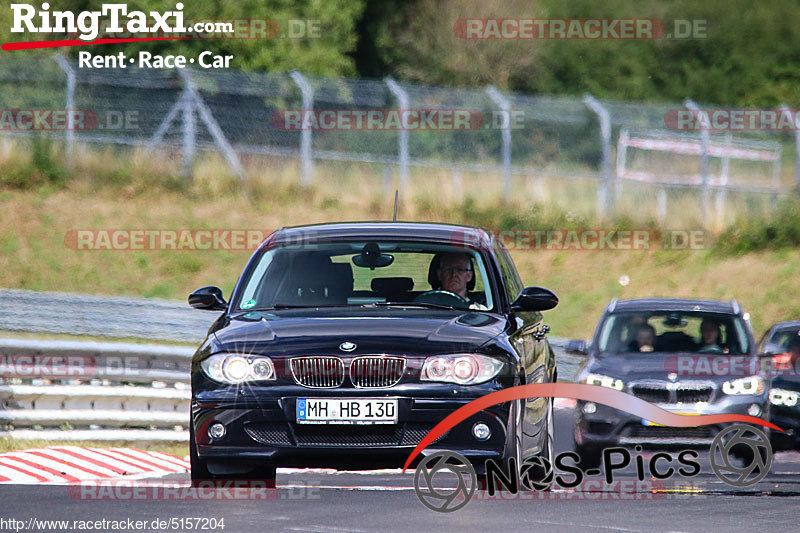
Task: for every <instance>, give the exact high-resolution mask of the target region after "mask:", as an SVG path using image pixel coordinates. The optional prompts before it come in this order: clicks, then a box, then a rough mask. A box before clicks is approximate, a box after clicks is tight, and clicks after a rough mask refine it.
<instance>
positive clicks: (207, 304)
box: [189, 287, 228, 311]
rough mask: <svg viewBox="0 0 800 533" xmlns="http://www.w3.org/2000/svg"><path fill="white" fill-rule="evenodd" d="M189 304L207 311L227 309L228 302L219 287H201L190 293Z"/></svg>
mask: <svg viewBox="0 0 800 533" xmlns="http://www.w3.org/2000/svg"><path fill="white" fill-rule="evenodd" d="M189 305H191V306H192V307H194V308H195V309H203V310H205V311H225V310H226V309H227V308H228V302H226V301H225V299H224V298H223V297H222V289H220V288H219V287H201V288H199V289H197V290H196V291H194V292H193V293H192V294H190V295H189Z"/></svg>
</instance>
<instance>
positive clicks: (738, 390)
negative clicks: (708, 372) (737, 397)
mask: <svg viewBox="0 0 800 533" xmlns="http://www.w3.org/2000/svg"><path fill="white" fill-rule="evenodd" d="M722 392H724V393H725V394H761V393H762V392H764V379H763V378H761V377H760V376H747V377H746V378H740V379H734V380H731V381H726V382H725V383H723V384H722Z"/></svg>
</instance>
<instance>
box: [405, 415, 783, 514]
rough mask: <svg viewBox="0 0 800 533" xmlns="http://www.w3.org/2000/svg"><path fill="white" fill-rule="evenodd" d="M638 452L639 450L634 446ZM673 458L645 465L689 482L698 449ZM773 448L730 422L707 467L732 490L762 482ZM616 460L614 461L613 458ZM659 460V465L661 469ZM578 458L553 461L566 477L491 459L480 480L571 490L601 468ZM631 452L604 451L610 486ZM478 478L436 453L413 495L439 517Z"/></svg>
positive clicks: (542, 466) (460, 459)
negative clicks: (591, 467) (585, 464)
mask: <svg viewBox="0 0 800 533" xmlns="http://www.w3.org/2000/svg"><path fill="white" fill-rule="evenodd" d="M636 449H637V451H638V450H640V449H641V448H640V447H638V446H637V447H636ZM676 455H677V458H678V459H677V461H676V462H675V464H674V465H673V464H672V463H673V459H674V458H673V456H672V455H671V454H667V453H663V452H659V453H656V454H653V456H652V457H651V458H650V461H649V463H648V465H647V468H648V469H649V475H650V476H652V477H654V478H656V479H662V480H663V479H668V478H670V477H672V476H674V475H676V474H678V475H680V476H682V477H685V478H688V477H693V476H696V475H698V474H699V473H700V463H699V462H697V461H696V459H697V458H698V457H699V454H698V452H697V451H696V450H684V451H682V452H679V453H677V454H676ZM772 458H773V452H772V446H771V445H770V442H769V437H768V436H767V434H766V433H765V432H763V431H761V430H760V429H758V428H757V427H755V426H751V425H748V424H734V425H732V426H728V427H727V428H725V429H724V430H722V431H720V432H719V433H718V434H717V436H716V437H714V440H713V441H712V443H711V447H710V450H709V459H710V461H711V468H712V470H713V471H714V474H716V476H717V478H719V479H720V480H721V481H722V482H724V483H727V484H728V485H732V486H734V487H739V488H741V487H748V486H750V485H753V484H755V483H758V482H759V481H761V480H762V479H763V478H764V476H766V475H767V473H768V472H769V469H770V466H771V465H772ZM615 459H616V460H615ZM640 459H642V458H641V457H637V458H636V461H635V463H636V467H637V474H638V476H639V479H644V476H645V472H644V469H645V466H644V465H645V461H644V460H640ZM659 460H660V461H661V463H662V464H661V465H659ZM579 462H580V457H579V456H578V455H577V454H576V453H574V452H564V453H561V454H559V455H558V456H557V457H556V458H555V467H556V468H557V469H558V471H563V472H565V473H566V475H565V476H564V475H561V474H560V473H557V470H556V468H554V465H552V464H551V463H550V461H549V460H548V459H546V458H544V457H538V456H537V457H530V458H527V459H525V460H524V461H522V463H521V464H520V465H519V466H518V465H517V462H516V460H515V459H514V458H512V459H509V461H508V463H507V464H506V465H504V467H501V466H500V465H498V464H497V463H496V462H495V461H493V460H491V459H489V460H487V461H486V464H485V474H484V475H482V478H483V479H482V480H481V481H482V482H483V483H484V484H485V485H484V486H485V487H486V488H487V490H488V491H489V494H490V495H493V494H494V492H495V490H496V488H497V487H502V490H505V491H508V492H511V493H513V494H517V493H518V492H519V491H520V490H527V491H534V490H535V491H546V490H549V489H550V488H551V487H552V486H553V484H555V485H557V486H558V488H574V487H576V486H578V485H580V484H581V482H582V481H583V479H584V478H585V477H586V476H592V475H600V470H599V469H594V470H587V471H583V470H580V469H579V468H578V467H577V465H578V464H579ZM630 464H632V463H631V454H630V452H629V451H628V450H627V449H626V448H607V449H605V450H604V451H603V465H604V467H605V469H606V472H605V478H606V481H607V482H609V483H611V482H612V481H613V477H614V471H615V470H621V469H623V468H626V467H627V466H629V465H630ZM478 482H479V480H478V475H477V473H476V471H475V468H474V467H473V466H472V464H471V463H470V461H469V460H468V459H467V458H466V457H464V456H463V455H461V454H459V453H456V452H452V451H446V450H445V451H439V452H436V453H433V454H431V455H428V456H427V457H425V458H423V459H422V460H421V461H420V462H419V464H418V465H417V468H416V471H415V473H414V491H415V492H416V494H417V498H419V500H420V502H422V504H423V505H425V507H427V508H429V509H431V510H433V511H436V512H440V513H450V512H454V511H457V510H459V509H461V508H463V507H464V506H466V505H467V504H468V503H469V502H470V501H471V500H472V498H473V496H474V495H475V491H476V490H478Z"/></svg>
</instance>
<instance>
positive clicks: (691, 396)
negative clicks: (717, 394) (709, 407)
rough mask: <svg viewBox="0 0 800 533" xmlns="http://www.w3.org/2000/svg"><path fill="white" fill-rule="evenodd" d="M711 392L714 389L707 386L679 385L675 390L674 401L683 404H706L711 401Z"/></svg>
mask: <svg viewBox="0 0 800 533" xmlns="http://www.w3.org/2000/svg"><path fill="white" fill-rule="evenodd" d="M713 392H714V389H712V388H711V387H710V386H708V385H706V386H703V385H679V386H678V388H677V389H676V390H675V399H676V400H677V401H679V402H683V403H696V402H707V401H709V400H711V394H712V393H713Z"/></svg>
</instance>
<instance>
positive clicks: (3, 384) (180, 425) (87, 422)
mask: <svg viewBox="0 0 800 533" xmlns="http://www.w3.org/2000/svg"><path fill="white" fill-rule="evenodd" d="M551 342H552V345H553V348H554V349H555V350H556V352H557V357H558V360H559V377H560V378H561V379H567V380H570V379H572V378H573V377H574V373H575V368H576V366H577V362H578V361H577V360H576V358H574V357H572V356H569V355H567V354H564V352H563V344H564V343H565V339H559V338H557V337H553V338H551ZM193 353H194V349H193V348H191V347H183V346H166V345H158V344H133V343H120V342H86V341H60V340H29V339H3V338H0V437H10V438H13V439H20V440H30V439H45V440H112V441H176V442H185V441H187V440H188V438H189V433H188V422H189V406H190V399H191V391H190V387H189V370H190V363H191V357H192V354H193Z"/></svg>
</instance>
